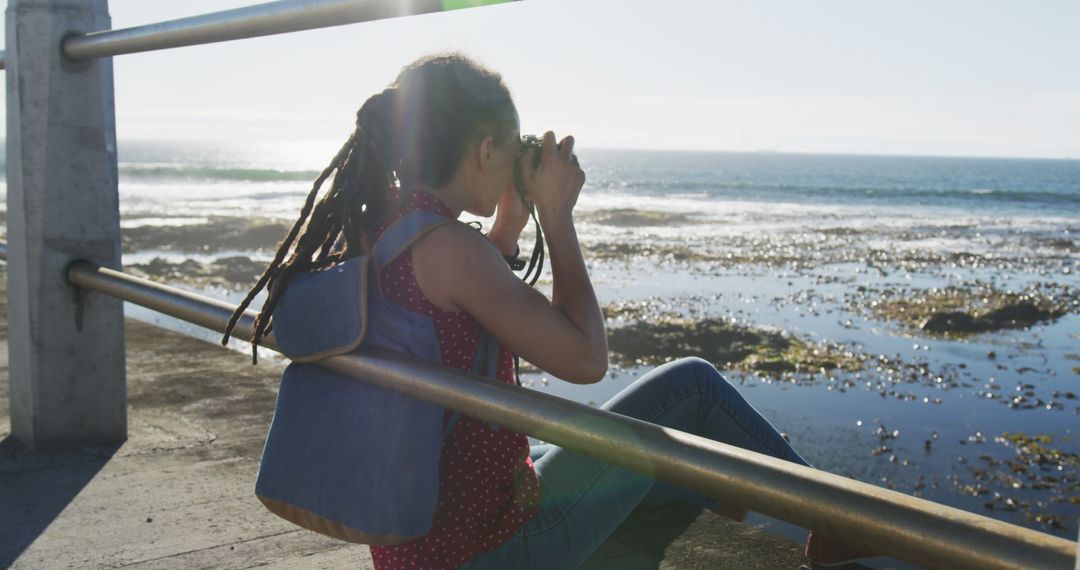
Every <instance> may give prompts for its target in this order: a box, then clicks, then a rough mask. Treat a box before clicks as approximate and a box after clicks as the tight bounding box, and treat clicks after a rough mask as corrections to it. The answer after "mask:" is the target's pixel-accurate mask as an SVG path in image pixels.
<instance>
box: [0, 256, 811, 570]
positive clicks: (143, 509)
mask: <svg viewBox="0 0 1080 570" xmlns="http://www.w3.org/2000/svg"><path fill="white" fill-rule="evenodd" d="M6 299H7V295H6V279H5V275H4V274H3V270H2V269H0V304H3V306H2V307H0V336H2V340H3V342H0V376H2V379H0V568H6V567H9V566H11V567H14V568H72V567H75V568H99V567H126V566H137V567H140V568H159V567H160V568H250V567H255V566H260V567H271V568H289V569H293V568H341V567H349V568H371V567H372V566H371V558H370V556H369V554H368V550H367V548H366V547H363V546H358V545H353V544H348V543H344V542H338V541H335V540H332V539H329V538H324V537H322V536H320V535H318V534H315V533H312V532H308V531H305V530H302V529H299V528H297V527H293V526H291V525H290V524H288V523H286V522H284V521H282V520H280V519H278V518H276V517H274V516H273V515H271V514H270V513H269V512H268V511H266V510H265V509H264V508H263V507H262V505H261V504H260V503H259V502H258V501H257V500H256V499H255V497H254V495H253V494H252V488H253V486H254V481H255V473H256V471H257V468H258V458H259V454H260V452H261V448H262V442H263V437H264V436H265V435H266V428H267V426H268V424H269V421H270V417H271V415H272V413H273V408H274V399H275V393H276V389H277V383H278V379H279V376H280V373H281V369H282V365H281V364H274V363H266V362H262V363H260V364H259V365H258V366H251V364H250V359H249V358H247V357H245V356H244V355H241V354H237V353H235V352H230V351H227V350H225V349H223V348H221V347H218V346H215V345H212V344H210V343H206V342H203V341H200V340H196V339H192V338H188V337H185V336H182V335H178V334H175V333H171V332H168V331H165V330H162V329H159V328H156V327H153V326H150V325H147V324H144V323H140V322H136V321H132V320H128V322H127V370H128V397H129V408H128V414H129V415H128V418H129V419H128V421H129V433H130V435H129V439H128V441H127V442H125V443H124V444H123V445H119V446H113V447H94V448H85V449H82V450H79V451H76V452H72V453H66V454H60V455H36V454H31V453H29V452H28V451H26V450H25V449H24V448H22V447H21V446H20V445H19V444H18V442H16V441H15V440H14V439H13V438H11V437H10V436H9V433H10V427H9V419H8V413H9V408H8V383H7V375H8V366H7V342H6V341H7V322H6V315H7V310H6ZM800 551H801V546H800V545H797V544H794V543H791V542H788V541H784V540H782V539H779V538H776V537H773V536H771V535H767V534H765V533H763V532H761V531H759V530H757V529H755V528H752V527H748V526H746V525H742V524H738V523H733V522H730V521H726V520H724V519H721V518H720V517H717V516H715V515H712V514H708V513H706V514H703V515H700V516H698V515H697V514H696V513H678V512H673V511H667V512H653V513H639V514H637V515H635V516H634V517H632V518H631V519H630V520H629V521H627V523H626V524H624V525H623V527H622V528H621V529H620V530H619V531H618V532H616V534H615V535H613V536H612V537H611V538H610V539H609V540H608V542H607V543H606V544H605V545H604V546H603V548H602V549H601V550H600V551H599V552H597V553H596V555H594V556H593V558H592V559H591V560H590V561H589V562H588V563H587V564H586V566H585V567H586V568H594V569H601V568H602V569H616V568H618V569H620V570H622V569H636V568H641V569H645V568H650V569H652V568H702V569H705V568H708V569H713V568H740V569H744V568H747V569H752V568H762V569H766V568H768V569H784V568H790V569H795V568H798V567H799V565H800V564H802V563H804V562H805V561H804V559H803V558H802V556H801V552H800Z"/></svg>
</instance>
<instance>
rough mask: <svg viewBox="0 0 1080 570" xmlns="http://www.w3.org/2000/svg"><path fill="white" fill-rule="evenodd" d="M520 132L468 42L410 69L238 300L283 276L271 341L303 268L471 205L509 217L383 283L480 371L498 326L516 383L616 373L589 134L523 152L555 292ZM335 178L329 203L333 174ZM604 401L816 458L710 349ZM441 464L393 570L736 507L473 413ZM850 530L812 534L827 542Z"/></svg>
mask: <svg viewBox="0 0 1080 570" xmlns="http://www.w3.org/2000/svg"><path fill="white" fill-rule="evenodd" d="M519 144H520V133H519V129H518V115H517V110H516V108H515V107H514V103H513V100H512V98H511V96H510V92H509V90H508V89H507V87H506V85H505V84H504V83H503V82H502V79H501V77H500V76H499V75H498V74H496V73H494V72H492V71H490V70H487V69H485V68H483V67H481V66H480V65H478V64H477V63H475V62H474V61H472V60H470V59H468V58H466V57H464V56H461V55H458V54H449V55H436V56H430V57H425V58H422V59H420V60H418V61H416V62H414V63H413V64H411V65H409V66H407V67H406V68H404V69H403V70H402V72H401V74H400V75H399V76H398V78H397V80H396V81H395V82H394V83H393V84H391V85H390V86H389V87H387V89H386V90H384V91H383V92H382V93H379V94H377V95H375V96H373V97H371V98H370V99H368V100H367V102H365V103H364V105H363V106H362V107H361V109H360V111H359V112H358V113H357V128H356V131H355V132H354V133H353V134H352V135H351V136H350V138H349V140H348V141H347V142H346V144H345V145H344V146H343V147H342V149H341V151H339V153H338V155H337V156H336V157H335V158H334V161H333V162H332V163H331V165H330V166H329V167H328V168H327V169H326V170H325V171H324V172H323V173H322V175H321V176H320V177H319V178H318V179H317V180H316V183H315V187H314V188H313V189H312V191H311V194H310V195H309V196H308V198H307V201H306V203H305V204H304V207H303V209H302V210H301V214H300V218H299V219H298V220H297V222H296V224H295V225H294V227H293V228H292V230H291V231H290V232H289V235H288V236H287V237H286V239H285V240H284V242H283V243H282V245H281V247H280V249H279V251H278V252H277V255H276V256H275V259H274V261H273V262H272V263H271V265H270V266H269V267H268V268H267V271H266V272H265V274H264V275H263V276H262V278H261V279H260V280H259V282H258V284H257V285H256V287H255V288H254V289H253V290H252V291H251V293H250V294H249V295H248V297H247V298H246V299H245V300H244V303H243V304H242V305H241V307H240V309H239V310H238V311H237V315H239V314H240V312H242V311H243V309H244V308H245V307H246V306H247V304H248V303H250V301H251V299H252V298H254V296H255V295H256V294H257V293H258V292H259V291H260V290H261V289H262V288H264V287H269V291H270V296H269V298H268V300H267V302H266V303H265V304H264V307H263V310H262V313H261V314H260V316H259V319H258V320H257V321H256V327H255V333H254V338H253V339H252V340H253V343H257V342H258V340H259V338H260V337H261V336H262V335H263V334H264V333H265V332H266V330H267V327H268V325H269V315H270V314H271V312H272V311H273V308H274V305H275V303H276V302H277V298H278V295H279V294H280V293H281V291H282V290H283V289H284V287H286V286H287V285H288V281H289V278H290V276H291V275H293V274H295V273H296V272H299V271H305V270H307V269H309V268H311V267H312V266H314V265H318V264H323V263H326V262H329V261H335V260H340V259H344V258H348V257H351V256H353V255H357V254H360V253H363V252H366V251H367V250H368V248H369V247H370V245H371V244H372V243H373V242H374V241H375V240H376V239H377V238H378V237H379V235H380V233H381V232H382V230H383V229H385V228H387V227H388V226H389V225H391V224H392V223H393V222H394V221H396V220H397V219H399V218H401V217H402V216H403V215H405V214H407V213H409V212H413V211H417V210H428V211H431V212H435V213H437V214H439V215H442V216H445V217H447V218H451V219H456V218H457V217H458V216H459V215H460V214H461V213H462V212H469V213H472V214H475V215H477V216H482V217H489V216H492V215H495V221H494V224H493V226H492V228H491V231H490V232H489V233H488V234H487V235H486V236H485V235H482V234H481V233H479V232H477V231H476V230H475V229H474V228H473V227H472V226H470V225H467V224H463V223H453V224H447V225H442V226H439V227H437V228H436V229H434V230H432V231H431V232H430V233H428V234H426V235H425V236H424V237H422V238H421V239H419V240H418V241H416V242H415V243H414V244H413V245H412V246H411V247H410V248H409V249H407V250H406V251H404V252H402V254H400V255H398V257H396V258H395V259H394V261H393V262H391V263H390V264H388V265H387V266H385V267H384V268H383V269H382V270H381V271H380V282H381V283H382V294H383V296H384V297H385V298H386V299H388V300H389V301H391V302H393V303H397V304H398V305H400V306H401V307H404V308H406V309H409V310H411V311H415V312H418V313H422V314H424V315H428V316H430V317H431V318H432V320H433V322H434V323H435V328H436V330H437V331H438V340H439V346H440V349H441V353H442V364H443V365H444V366H447V367H451V368H458V369H463V370H468V369H469V368H470V365H471V363H472V362H473V357H474V355H475V354H476V352H477V350H478V346H479V343H480V337H481V336H482V334H483V332H484V331H487V332H488V333H490V334H491V335H493V336H494V338H495V339H497V341H498V343H499V344H500V348H499V361H498V373H497V375H498V378H499V379H500V380H502V381H505V382H508V383H513V382H514V379H515V378H514V355H515V354H517V355H520V356H521V357H522V358H524V359H526V360H528V361H529V362H531V363H533V364H535V365H536V366H537V367H539V368H541V369H543V370H545V371H547V372H548V373H550V374H552V375H553V376H556V377H558V378H561V379H563V380H566V381H569V382H574V383H582V384H585V383H592V382H597V381H599V380H600V379H601V378H602V377H603V376H604V374H605V373H606V370H607V362H608V347H607V338H606V335H605V330H604V320H603V316H602V313H601V311H600V307H599V305H598V303H597V300H596V295H595V293H594V292H593V287H592V284H591V282H590V280H589V275H588V273H587V271H586V268H585V262H584V260H583V258H582V253H581V247H580V245H579V243H578V238H577V233H576V230H575V227H574V219H573V209H574V205H575V203H576V202H577V198H578V193H579V192H580V190H581V188H582V185H583V184H584V182H585V173H584V172H583V171H582V169H581V167H580V165H579V164H578V162H577V159H576V157H575V156H574V154H573V150H574V139H573V137H569V136H568V137H565V138H563V139H562V140H561V141H559V142H558V143H557V142H556V137H555V135H554V134H553V133H551V132H548V133H546V134H545V135H544V138H543V147H542V152H541V156H540V158H539V166H538V167H536V168H535V169H534V168H532V167H531V166H528V165H531V164H532V159H533V158H534V157H533V152H535V151H530V153H529V154H528V155H527V156H525V157H524V159H523V164H522V166H523V178H524V186H525V188H526V190H527V195H528V199H529V200H530V201H531V202H532V203H533V204H535V207H536V213H537V215H538V219H539V223H540V225H541V227H542V229H543V233H544V235H545V236H546V241H547V246H548V250H549V255H550V259H551V272H552V279H553V286H552V296H551V299H550V300H549V299H547V298H546V297H545V296H544V295H543V294H541V293H540V292H538V291H536V290H535V289H533V288H531V287H529V286H527V285H526V284H525V283H523V282H522V280H520V279H519V278H517V277H516V276H515V274H514V273H513V272H512V271H511V270H510V268H509V267H508V264H507V261H508V259H513V258H514V257H516V255H517V252H518V246H517V242H518V237H519V235H520V233H521V231H522V229H523V228H524V226H525V224H526V222H527V221H528V219H529V216H528V213H527V211H526V209H525V207H524V206H523V204H522V201H521V199H520V198H519V196H518V194H517V192H516V190H515V163H516V161H518V160H519V152H518V150H519ZM335 173H336V175H335V177H334V180H333V182H332V185H331V188H330V190H329V192H327V193H326V195H325V197H324V198H323V199H322V200H321V201H319V202H318V204H316V203H315V199H316V197H317V194H318V193H319V190H320V187H321V185H322V183H323V182H324V181H326V180H327V179H328V178H329V177H330V175H331V174H335ZM301 230H302V231H301ZM294 242H295V243H294ZM286 256H288V258H287V259H286ZM604 409H607V410H611V411H614V412H617V413H621V414H624V415H629V416H633V417H637V418H640V419H643V420H647V421H650V422H654V423H657V424H661V425H664V426H668V427H672V428H676V429H680V430H684V431H689V432H692V433H696V434H699V435H703V436H705V437H709V438H712V439H715V440H718V441H723V442H727V443H731V444H734V445H738V446H741V447H744V448H747V449H751V450H754V451H758V452H762V453H767V454H770V455H773V456H776V457H781V458H784V459H787V460H789V461H794V462H798V463H801V464H804V465H805V464H806V462H805V461H804V460H803V459H802V458H801V457H799V455H798V454H797V453H795V451H794V450H792V449H791V447H790V446H789V445H788V444H787V442H786V441H784V439H783V438H782V437H780V435H779V434H778V433H777V432H776V430H775V429H773V427H772V426H771V425H769V423H768V422H767V421H766V420H765V419H764V418H762V417H761V416H760V415H759V414H758V413H757V412H756V411H755V410H754V409H753V408H751V407H750V406H749V405H748V404H747V403H746V402H745V401H744V400H743V399H742V398H741V396H739V394H738V393H737V392H736V391H735V390H734V388H732V387H731V385H729V384H728V383H727V382H726V381H725V380H724V379H723V377H721V376H720V374H719V373H718V372H717V371H716V370H715V369H714V368H713V367H712V366H711V365H709V364H708V363H705V362H704V361H702V360H699V359H685V360H680V361H677V362H673V363H670V364H667V365H665V366H661V367H660V368H658V369H656V370H654V371H653V372H651V373H650V374H648V375H646V376H645V377H643V378H641V379H640V380H638V381H637V382H635V383H634V384H633V385H632V386H630V387H628V388H627V389H625V390H623V391H622V392H621V393H620V394H618V395H617V396H616V397H615V398H613V399H612V400H611V401H609V402H608V403H607V404H605V405H604ZM440 461H441V463H440V489H439V500H438V505H437V506H436V510H435V515H434V521H433V525H432V528H431V531H430V532H429V533H428V534H426V535H425V536H423V537H420V538H418V539H415V540H412V541H409V542H406V543H403V544H400V545H396V546H372V547H371V555H372V558H373V560H374V562H375V566H376V568H457V567H461V566H463V565H464V566H465V567H475V568H522V567H536V568H572V567H575V566H577V565H580V564H581V563H582V562H583V561H584V560H585V559H586V558H588V556H589V555H590V553H591V552H592V551H593V550H595V549H596V548H597V547H598V546H599V545H600V544H601V543H602V542H603V541H604V540H605V538H607V536H608V535H609V534H610V533H611V532H612V531H613V530H614V529H615V528H616V527H617V526H618V525H619V524H620V522H621V521H622V520H623V519H625V518H626V516H627V515H629V514H630V512H631V511H632V510H633V509H634V508H636V507H637V506H638V505H640V504H643V503H648V504H656V505H659V504H665V503H672V502H683V503H691V504H694V505H700V506H701V507H709V508H716V507H719V505H718V504H717V503H716V501H713V500H711V499H707V498H704V497H701V496H700V495H696V494H694V493H690V492H687V491H684V490H681V489H677V488H675V487H673V486H670V485H666V484H661V483H657V482H655V481H653V480H652V479H649V478H648V477H646V476H644V475H640V474H636V473H633V472H630V471H627V470H625V469H621V468H618V467H614V466H611V465H609V464H606V463H604V462H601V461H597V460H594V459H591V458H588V457H586V456H583V455H580V454H577V453H574V452H570V451H567V450H563V449H560V448H557V447H550V446H543V447H542V448H538V449H534V450H530V448H529V443H528V439H527V437H526V436H525V435H524V434H519V433H515V432H512V431H510V430H505V429H499V428H498V427H496V426H492V425H490V424H488V423H486V422H483V421H481V420H477V419H474V418H470V417H463V418H462V419H461V420H460V421H459V422H458V423H457V424H456V426H455V428H454V429H453V431H451V432H450V435H449V436H448V437H447V438H446V439H445V441H444V442H443V448H442V454H441V459H440ZM834 542H835V541H823V540H822V539H812V540H811V543H812V544H811V546H815V545H816V546H820V545H822V544H824V545H825V546H835V544H834ZM816 546H815V547H816ZM847 554H848V553H846V552H843V553H841V557H846V556H847ZM817 558H818V559H819V561H824V562H828V561H830V560H827V559H826V558H827V557H826V558H823V557H821V556H818V557H817ZM834 558H835V557H834ZM833 561H835V560H833Z"/></svg>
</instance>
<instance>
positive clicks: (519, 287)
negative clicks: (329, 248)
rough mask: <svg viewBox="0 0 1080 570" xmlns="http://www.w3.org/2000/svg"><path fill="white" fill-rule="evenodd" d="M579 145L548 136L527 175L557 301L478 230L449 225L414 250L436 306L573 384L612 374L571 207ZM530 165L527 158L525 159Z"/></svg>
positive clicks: (580, 178) (577, 185)
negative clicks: (470, 320)
mask: <svg viewBox="0 0 1080 570" xmlns="http://www.w3.org/2000/svg"><path fill="white" fill-rule="evenodd" d="M573 144H574V143H573V139H572V138H570V137H567V138H566V139H564V140H563V143H562V145H561V148H560V149H558V150H556V148H555V135H554V134H553V133H547V134H546V135H545V138H544V155H543V157H542V159H541V164H540V167H539V168H538V169H537V170H536V171H535V172H530V171H527V172H526V185H527V187H528V188H529V196H530V198H531V199H532V200H533V201H534V203H535V204H536V206H537V209H538V214H539V219H540V224H541V227H542V228H543V230H544V234H545V236H546V237H547V243H548V249H549V252H550V257H551V269H552V278H553V294H552V297H553V299H552V300H550V301H549V300H548V299H547V298H546V297H545V296H544V295H543V294H542V293H540V292H538V291H536V290H535V289H533V288H532V287H529V286H528V285H526V284H524V283H523V282H522V281H521V280H520V279H519V278H518V277H517V276H516V275H514V274H513V272H511V271H510V270H509V268H508V267H507V265H506V262H505V261H504V260H503V258H502V256H501V254H500V252H499V251H498V250H497V249H496V248H495V247H493V245H492V243H491V242H489V241H488V240H487V239H485V238H484V237H483V236H481V235H480V234H478V233H477V232H475V231H473V230H471V229H470V228H467V227H464V226H457V225H455V226H444V227H441V228H439V229H437V230H435V231H433V232H432V233H431V234H430V235H429V236H428V237H427V238H425V239H422V240H421V241H420V242H418V243H417V244H416V246H415V247H414V248H413V267H414V270H415V271H416V278H417V281H418V283H419V285H420V288H421V290H423V291H424V294H425V295H427V296H428V298H429V299H430V300H431V301H432V302H434V303H436V304H437V305H440V306H443V307H445V308H451V309H454V310H462V311H465V312H468V313H469V314H470V315H472V316H473V317H474V318H476V320H477V321H479V322H480V324H481V325H482V326H483V327H484V328H485V329H486V330H487V331H488V332H490V333H491V334H493V335H494V336H495V338H497V339H498V340H499V341H500V342H501V343H502V344H504V345H506V346H507V347H508V348H509V349H510V350H512V351H514V352H515V353H517V354H519V355H521V356H522V357H523V358H525V359H526V360H528V361H529V362H532V363H533V364H535V365H536V366H538V367H539V368H541V369H543V370H545V371H547V372H549V373H551V374H553V375H554V376H556V377H559V378H562V379H563V380H567V381H569V382H574V383H581V384H586V383H591V382H596V381H598V380H600V379H601V378H603V376H604V374H605V372H606V371H607V364H608V362H607V358H608V350H607V336H606V333H605V330H604V320H603V315H602V313H601V311H600V307H599V305H598V303H597V301H596V294H595V293H594V291H593V287H592V282H591V281H590V280H589V275H588V272H587V271H586V268H585V261H584V259H583V257H582V255H581V247H580V244H579V243H578V238H577V231H576V230H575V228H574V220H573V215H572V213H573V208H574V205H575V203H576V202H577V195H578V193H579V192H580V190H581V186H582V185H583V184H584V182H585V175H584V173H583V172H582V171H581V168H580V167H579V166H578V165H577V161H576V160H575V159H573V157H572V156H571V153H572V151H573ZM526 160H528V157H526Z"/></svg>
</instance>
